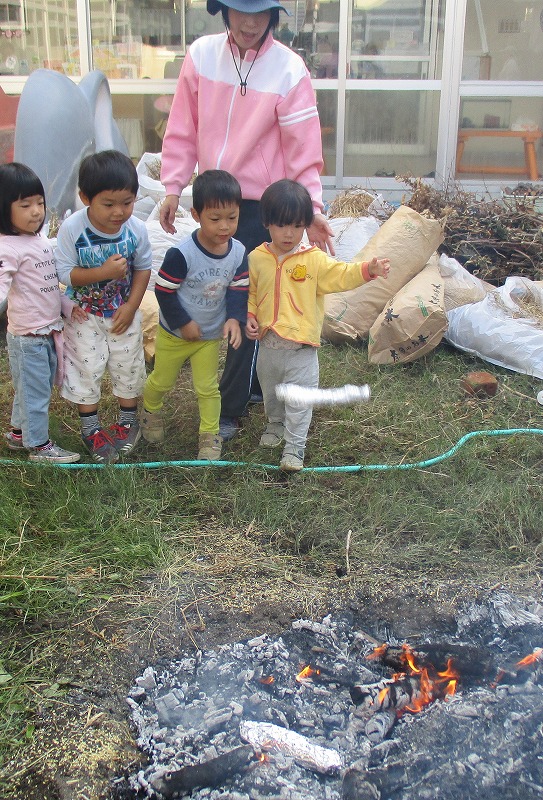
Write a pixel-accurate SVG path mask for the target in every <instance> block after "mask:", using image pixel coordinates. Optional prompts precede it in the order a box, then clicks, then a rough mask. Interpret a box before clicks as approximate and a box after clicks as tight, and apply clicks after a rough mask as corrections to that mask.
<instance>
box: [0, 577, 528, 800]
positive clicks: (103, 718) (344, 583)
mask: <svg viewBox="0 0 543 800" xmlns="http://www.w3.org/2000/svg"><path fill="white" fill-rule="evenodd" d="M412 578H413V576H411V580H412ZM327 580H329V579H327ZM325 582H326V581H325ZM494 588H496V587H494ZM516 588H517V590H518V588H519V587H516ZM521 588H522V587H521ZM524 588H525V589H526V591H525V592H524V594H525V596H528V597H530V596H531V597H533V596H534V591H531V590H534V589H535V588H536V587H533V586H532V587H524ZM326 589H327V594H325V595H322V596H319V597H315V598H314V600H315V602H314V603H313V606H312V608H313V612H314V613H313V618H317V619H318V618H322V616H324V615H325V614H326V613H328V612H331V611H337V610H340V609H342V608H343V609H347V608H348V609H349V610H350V611H354V612H355V613H356V615H357V618H358V620H359V621H360V624H361V627H362V629H363V630H365V631H366V632H367V633H369V634H371V635H372V636H374V637H375V638H376V639H378V640H381V641H384V640H385V639H386V638H387V636H388V635H389V634H390V632H392V631H393V633H394V635H395V636H396V637H400V638H405V639H406V640H409V638H410V637H413V636H416V635H417V632H418V631H422V630H427V629H428V628H431V629H434V630H435V631H436V634H437V633H442V634H445V633H446V632H447V631H448V630H452V626H453V620H454V613H455V610H456V609H458V607H459V606H460V605H461V604H462V603H464V602H466V601H468V600H471V599H476V598H477V597H479V598H481V597H482V596H484V595H485V594H487V593H488V590H487V589H486V590H485V589H483V588H482V587H477V586H471V587H468V586H465V585H464V586H462V583H461V581H460V580H458V581H457V582H455V581H452V580H447V581H446V582H441V583H440V584H436V583H434V584H432V586H431V589H429V588H428V586H425V585H424V581H422V582H421V583H420V584H417V583H416V582H411V583H410V586H409V587H406V586H401V585H398V584H397V583H394V585H393V586H391V587H390V589H389V590H388V591H387V590H386V589H385V590H384V589H383V587H379V589H378V590H372V589H371V588H370V589H369V590H368V587H367V585H366V586H363V585H357V580H356V578H353V577H351V576H349V577H347V578H337V580H336V583H335V584H334V583H332V582H329V585H328V586H327V587H326ZM193 590H194V586H193V587H192V591H193ZM153 593H154V594H153V596H154V603H153V606H152V607H153V608H155V609H156V612H155V613H153V612H152V611H146V613H145V614H140V615H137V614H135V612H134V607H133V604H131V605H130V607H128V606H126V607H123V606H122V605H121V604H118V605H117V606H116V607H115V608H107V609H105V610H102V611H100V612H97V613H96V614H95V615H94V616H89V617H88V618H86V619H84V620H81V621H79V622H78V623H77V624H72V626H71V627H68V628H67V629H66V632H65V639H64V646H63V653H62V663H61V664H60V663H59V664H58V673H57V674H58V678H57V683H58V685H59V686H58V692H57V693H56V694H54V695H53V697H51V698H50V699H49V700H46V701H43V702H41V703H39V704H38V706H37V710H36V714H35V718H34V719H33V720H32V721H33V724H34V725H35V732H34V737H33V740H32V742H31V743H30V744H29V745H28V746H27V747H25V748H24V749H23V750H21V751H20V752H19V753H18V754H16V756H15V757H14V758H13V759H12V760H11V761H10V762H9V763H8V764H7V765H6V766H5V768H4V770H3V775H0V785H3V787H4V788H3V789H0V798H1V800H128V798H129V797H133V794H131V793H130V792H129V791H128V790H127V788H126V783H125V781H124V778H125V777H127V776H128V775H130V774H133V773H134V772H136V771H137V768H138V764H140V763H144V762H143V760H142V759H143V756H142V754H141V753H140V752H139V751H138V749H137V747H136V742H135V734H134V731H133V730H132V728H131V724H130V716H129V708H128V705H127V703H126V697H127V694H128V692H129V690H130V688H131V687H132V686H133V684H134V680H135V678H136V677H137V676H138V675H141V674H142V672H143V670H144V669H145V667H147V666H157V665H159V664H160V663H161V661H165V660H168V661H169V660H171V659H174V658H175V657H176V656H179V655H180V654H186V653H190V652H193V651H194V649H195V648H200V649H204V650H206V649H213V648H215V647H216V646H218V645H220V644H223V643H227V642H235V641H242V640H244V639H246V638H249V637H252V636H255V635H257V634H261V633H264V632H265V633H268V634H270V635H278V634H280V633H281V632H282V631H284V630H285V629H287V628H289V627H290V624H291V622H292V620H294V619H299V618H307V617H308V613H307V611H308V609H307V607H305V608H303V607H301V606H300V604H299V602H298V603H297V602H295V601H294V597H289V592H288V588H287V590H286V592H285V597H284V600H283V602H281V603H275V604H270V603H266V602H263V601H262V602H254V603H253V605H252V606H251V608H250V610H249V611H247V610H246V608H247V607H248V604H247V603H246V604H245V610H242V609H235V608H234V609H232V608H225V607H224V606H223V605H222V604H218V603H217V602H215V601H209V600H208V601H206V600H205V599H204V600H203V601H202V602H200V601H198V602H195V601H194V594H192V595H191V596H190V597H189V596H186V597H183V593H182V592H180V591H179V589H176V590H175V591H174V590H172V588H171V587H169V588H164V589H157V588H156V587H154V589H153ZM535 594H537V592H535ZM198 596H199V597H202V598H205V587H198ZM146 608H147V609H149V605H146ZM316 612H318V613H316ZM62 625H63V621H62V620H58V621H57V623H56V625H55V627H62ZM51 628H52V623H51ZM44 633H45V634H46V633H47V631H46V630H44ZM0 634H1V630H0Z"/></svg>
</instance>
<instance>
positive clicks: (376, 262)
mask: <svg viewBox="0 0 543 800" xmlns="http://www.w3.org/2000/svg"><path fill="white" fill-rule="evenodd" d="M367 265H368V274H369V276H370V278H388V273H389V272H390V261H389V259H388V258H377V257H375V256H374V257H373V258H372V260H371V261H368V262H367Z"/></svg>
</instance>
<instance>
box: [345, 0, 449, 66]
mask: <svg viewBox="0 0 543 800" xmlns="http://www.w3.org/2000/svg"><path fill="white" fill-rule="evenodd" d="M443 6H444V3H441V2H440V0H353V2H352V24H351V27H350V44H349V53H350V56H349V77H351V78H363V79H368V78H370V79H371V78H373V79H380V78H389V79H402V78H403V79H421V78H432V79H434V78H439V76H440V74H441V54H442V33H443V24H442V23H443V21H442V18H441V15H442V13H443Z"/></svg>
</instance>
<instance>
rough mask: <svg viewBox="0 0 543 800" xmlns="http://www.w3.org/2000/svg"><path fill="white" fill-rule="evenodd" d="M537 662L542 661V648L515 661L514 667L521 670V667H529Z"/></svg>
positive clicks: (537, 648)
mask: <svg viewBox="0 0 543 800" xmlns="http://www.w3.org/2000/svg"><path fill="white" fill-rule="evenodd" d="M537 661H543V647H536V648H535V650H534V651H533V653H530V655H528V656H524V658H521V659H520V661H517V664H516V666H517V667H520V669H522V668H523V667H529V666H531V665H532V664H535V663H536V662H537Z"/></svg>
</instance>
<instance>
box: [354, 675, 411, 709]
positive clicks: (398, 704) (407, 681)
mask: <svg viewBox="0 0 543 800" xmlns="http://www.w3.org/2000/svg"><path fill="white" fill-rule="evenodd" d="M350 694H351V699H352V701H353V703H354V704H355V705H357V706H359V705H364V706H366V707H367V708H372V709H374V710H375V711H386V710H387V709H395V710H396V711H400V710H401V709H402V708H406V707H407V706H408V705H409V704H410V703H411V702H412V701H413V700H416V699H418V698H419V697H420V694H421V693H420V681H419V679H418V677H417V676H416V675H413V676H409V675H405V676H404V677H403V678H399V679H398V680H394V679H392V678H390V679H389V678H386V679H384V680H382V681H378V682H377V683H371V684H366V685H364V684H362V685H360V684H357V685H355V686H352V687H351V689H350Z"/></svg>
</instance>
